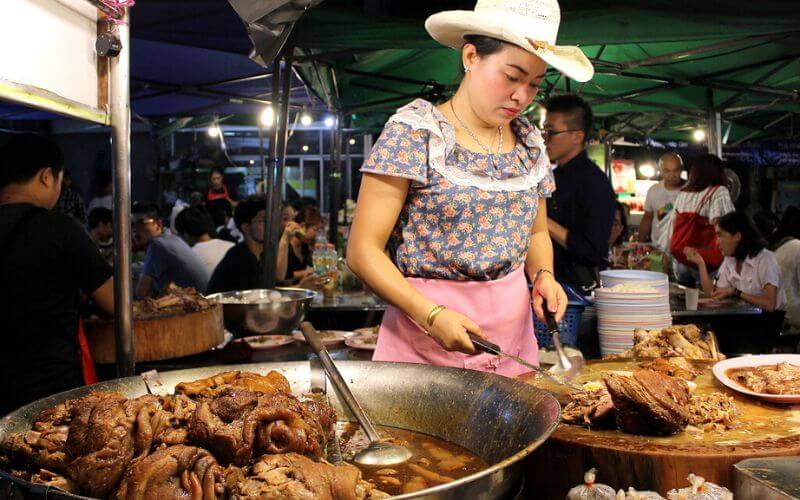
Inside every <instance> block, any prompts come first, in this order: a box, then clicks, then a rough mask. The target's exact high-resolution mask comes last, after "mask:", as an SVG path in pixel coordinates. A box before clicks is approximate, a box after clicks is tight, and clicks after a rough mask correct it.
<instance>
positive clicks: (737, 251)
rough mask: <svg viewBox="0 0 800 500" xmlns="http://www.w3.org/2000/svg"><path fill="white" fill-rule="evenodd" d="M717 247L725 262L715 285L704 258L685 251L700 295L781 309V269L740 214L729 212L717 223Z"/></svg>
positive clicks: (764, 307)
mask: <svg viewBox="0 0 800 500" xmlns="http://www.w3.org/2000/svg"><path fill="white" fill-rule="evenodd" d="M716 232H717V238H718V240H719V247H720V250H722V254H723V255H724V256H725V259H724V260H723V262H722V266H720V268H719V275H718V276H717V280H716V283H715V282H713V281H712V280H711V277H710V276H709V274H708V269H707V268H706V263H705V261H703V257H702V256H701V255H700V253H699V252H697V250H696V249H694V248H689V247H687V248H686V251H685V254H686V258H687V259H689V260H690V261H691V262H693V263H694V264H696V265H697V268H698V271H699V273H700V281H701V283H702V287H703V292H705V294H706V295H708V296H710V297H712V298H713V299H716V300H720V299H724V298H727V297H740V298H741V299H742V300H745V301H747V302H749V303H750V304H753V305H754V306H756V307H759V308H761V309H763V310H764V311H768V312H772V311H775V310H783V308H784V306H785V303H786V298H785V295H784V294H783V292H782V290H781V288H780V268H779V267H778V261H777V260H776V259H775V254H773V253H772V252H770V251H769V250H767V249H766V242H765V241H764V239H763V238H762V237H761V234H760V233H759V232H758V230H757V229H756V228H755V226H754V225H753V223H752V221H751V220H750V219H749V218H748V217H747V215H745V214H744V213H743V212H732V213H729V214H727V215H724V216H722V217H721V218H719V220H717V222H716Z"/></svg>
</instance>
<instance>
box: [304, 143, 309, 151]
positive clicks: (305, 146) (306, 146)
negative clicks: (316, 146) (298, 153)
mask: <svg viewBox="0 0 800 500" xmlns="http://www.w3.org/2000/svg"><path fill="white" fill-rule="evenodd" d="M303 152H308V145H306V144H303Z"/></svg>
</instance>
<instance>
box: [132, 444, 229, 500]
mask: <svg viewBox="0 0 800 500" xmlns="http://www.w3.org/2000/svg"><path fill="white" fill-rule="evenodd" d="M223 494H224V485H223V470H222V467H220V466H219V465H218V464H217V461H216V460H215V459H214V457H213V456H211V454H210V453H209V452H208V451H206V450H204V449H202V448H196V447H194V446H184V445H177V446H170V447H167V448H161V449H159V450H157V451H155V452H154V453H152V454H151V455H149V456H147V457H144V458H140V459H137V460H134V461H133V463H132V464H131V466H130V467H129V468H128V470H127V471H126V472H125V476H124V478H123V479H122V483H121V484H120V487H119V490H117V493H116V498H117V500H148V499H151V498H153V499H155V498H157V499H159V500H182V499H185V498H191V499H203V500H213V499H216V498H223Z"/></svg>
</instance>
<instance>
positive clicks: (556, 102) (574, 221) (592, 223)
mask: <svg viewBox="0 0 800 500" xmlns="http://www.w3.org/2000/svg"><path fill="white" fill-rule="evenodd" d="M545 109H546V110H547V115H546V118H545V122H544V127H543V131H542V135H543V137H544V143H545V146H546V148H547V154H548V156H549V157H550V161H551V162H553V163H555V164H556V165H557V168H556V169H555V171H554V176H555V180H556V191H555V192H554V193H553V196H552V197H551V198H548V199H547V215H548V220H547V226H548V229H549V231H550V238H551V239H552V240H553V241H554V242H555V243H556V244H555V245H553V254H554V255H553V257H554V262H553V263H554V267H555V274H556V279H557V280H558V281H559V282H560V283H562V284H566V285H570V286H572V287H573V288H575V289H576V290H577V291H578V292H581V293H584V294H588V293H589V292H590V291H591V290H592V289H593V288H594V287H595V286H597V285H598V283H597V270H598V268H599V267H602V266H604V265H606V264H607V260H608V237H609V235H610V234H611V226H612V224H613V222H614V212H615V211H616V197H615V196H614V190H613V189H612V188H611V183H610V182H609V180H608V177H607V176H606V175H605V173H603V171H602V170H601V169H600V168H599V167H598V166H597V165H596V164H595V163H594V162H592V161H591V160H590V159H589V157H588V155H587V154H586V150H585V144H586V140H587V139H588V138H589V134H590V132H591V130H592V109H591V108H590V107H589V105H588V104H587V103H586V101H584V100H583V99H581V98H580V97H578V96H577V95H574V94H564V95H559V96H556V97H553V98H551V99H550V100H548V101H547V103H546V104H545Z"/></svg>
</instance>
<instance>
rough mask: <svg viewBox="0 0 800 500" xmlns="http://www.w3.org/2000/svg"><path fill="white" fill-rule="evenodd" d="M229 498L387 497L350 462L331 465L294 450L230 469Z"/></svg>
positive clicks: (350, 499) (351, 499)
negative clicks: (364, 478) (244, 468)
mask: <svg viewBox="0 0 800 500" xmlns="http://www.w3.org/2000/svg"><path fill="white" fill-rule="evenodd" d="M226 486H227V487H228V491H229V495H230V498H232V499H241V500H244V499H273V498H274V499H278V498H280V499H287V500H301V499H302V500H306V499H307V500H362V499H377V498H386V497H387V496H388V495H386V494H384V493H383V492H380V491H378V490H376V489H375V488H374V487H373V486H372V485H371V484H370V483H368V482H366V481H363V480H362V479H361V471H359V470H358V469H357V468H356V467H354V466H352V465H349V464H342V465H331V464H329V463H327V462H314V461H313V460H311V459H309V458H307V457H304V456H302V455H298V454H296V453H285V454H281V455H264V456H263V457H261V458H260V459H259V460H258V461H256V463H255V464H254V465H253V466H252V467H251V468H249V469H248V470H247V471H246V472H245V471H242V470H235V469H234V470H229V471H227V473H226Z"/></svg>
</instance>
